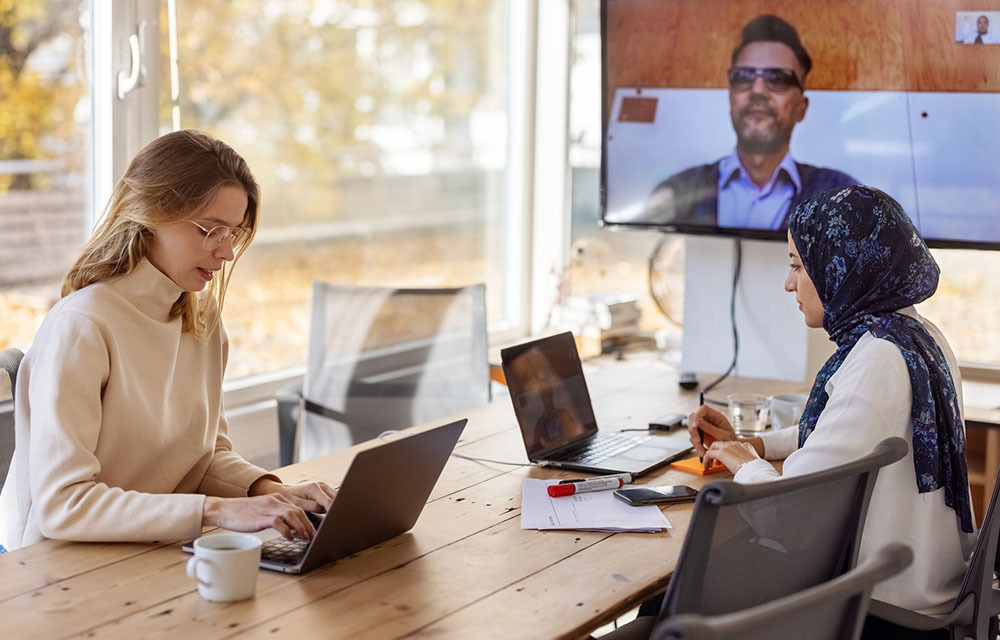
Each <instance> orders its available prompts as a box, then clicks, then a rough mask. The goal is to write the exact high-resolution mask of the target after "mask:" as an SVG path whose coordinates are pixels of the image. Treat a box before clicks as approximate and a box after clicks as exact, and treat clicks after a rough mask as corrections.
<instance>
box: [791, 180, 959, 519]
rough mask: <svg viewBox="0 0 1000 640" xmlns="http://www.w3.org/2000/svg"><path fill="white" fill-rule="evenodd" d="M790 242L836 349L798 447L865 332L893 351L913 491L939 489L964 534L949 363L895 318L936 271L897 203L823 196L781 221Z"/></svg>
mask: <svg viewBox="0 0 1000 640" xmlns="http://www.w3.org/2000/svg"><path fill="white" fill-rule="evenodd" d="M788 230H789V232H790V233H791V236H792V241H793V242H795V247H796V249H798V252H799V255H800V256H801V258H802V264H803V266H804V267H805V270H806V273H807V274H808V275H809V277H810V278H811V279H812V282H813V285H814V286H815V287H816V293H818V294H819V299H820V301H821V302H822V303H823V328H824V329H826V331H827V333H829V334H830V339H831V340H833V341H834V342H835V343H836V344H837V350H836V351H835V352H834V354H833V355H832V356H830V359H829V360H827V361H826V364H824V365H823V368H822V369H820V372H819V374H817V376H816V382H815V383H813V387H812V391H811V393H810V394H809V401H808V402H807V403H806V407H805V410H804V411H803V414H802V419H801V421H800V422H799V446H800V447H801V446H802V445H804V444H805V441H806V439H808V438H809V435H810V434H811V433H812V432H813V429H815V428H816V421H817V420H818V419H819V416H820V414H821V413H822V412H823V409H824V408H825V407H826V403H827V401H828V400H829V396H828V395H827V393H826V390H825V387H826V382H827V380H829V379H830V376H832V375H833V374H834V372H836V371H837V369H838V368H840V365H841V364H842V363H843V362H844V359H845V358H846V357H847V354H848V353H850V351H851V349H853V348H854V345H855V344H856V343H857V341H858V339H859V338H861V336H863V335H864V334H865V333H869V332H870V333H871V334H872V335H874V336H875V337H876V338H884V339H885V340H888V341H889V342H891V343H893V344H894V345H896V346H897V347H899V350H900V353H902V355H903V360H904V361H905V362H906V368H907V370H908V372H909V374H910V385H911V387H912V390H913V402H912V405H911V409H910V419H911V421H912V423H913V443H912V448H913V465H914V471H915V475H916V483H917V490H918V491H919V492H920V493H927V492H929V491H934V490H936V489H939V488H941V487H944V490H945V494H944V496H945V504H947V505H948V506H949V507H951V508H952V509H954V510H955V512H956V513H957V514H958V518H959V521H960V524H961V527H962V531H966V532H971V531H972V508H971V507H970V505H969V481H968V471H967V469H966V463H965V430H964V428H963V425H962V418H961V414H960V412H959V407H958V395H957V393H956V391H955V383H954V380H953V379H952V377H951V372H950V369H949V368H948V362H947V360H946V359H945V357H944V353H942V351H941V348H940V347H939V346H938V345H937V343H936V342H935V341H934V338H932V337H931V335H930V334H929V333H928V332H927V329H925V328H924V326H923V325H922V324H921V323H920V322H919V321H918V320H916V319H915V318H912V317H910V316H907V315H904V314H901V313H897V311H898V310H899V309H903V308H905V307H908V306H910V305H913V304H916V303H918V302H921V301H923V300H926V299H927V298H929V297H930V296H931V295H932V294H933V293H934V291H935V290H936V289H937V284H938V275H939V273H940V270H939V269H938V266H937V263H936V262H935V261H934V258H933V257H931V254H930V252H929V251H928V250H927V245H926V244H924V241H923V240H922V239H921V238H920V235H919V234H918V233H917V230H916V229H915V228H914V227H913V223H912V222H910V219H909V218H908V217H907V215H906V213H904V212H903V209H902V207H900V205H899V203H898V202H896V201H895V200H893V199H892V198H891V197H889V196H888V195H886V194H885V193H883V192H881V191H879V190H878V189H873V188H871V187H864V186H851V187H844V188H840V189H833V190H830V191H824V192H823V193H820V194H818V195H816V196H813V197H812V198H810V199H809V200H806V201H805V202H803V203H802V204H800V205H799V206H798V207H797V208H796V209H795V211H794V212H793V213H792V215H791V216H790V217H789V220H788Z"/></svg>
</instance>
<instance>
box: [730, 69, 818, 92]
mask: <svg viewBox="0 0 1000 640" xmlns="http://www.w3.org/2000/svg"><path fill="white" fill-rule="evenodd" d="M758 77H761V78H764V84H765V85H766V86H767V88H768V89H770V90H771V91H788V90H789V89H791V88H793V87H796V88H798V89H799V90H802V89H803V86H802V83H801V82H799V78H798V76H796V75H795V72H794V71H792V70H791V69H782V68H781V67H766V68H764V69H758V68H757V67H733V68H732V69H730V70H729V87H730V88H731V89H735V90H736V91H746V90H747V89H749V88H750V87H751V86H752V85H753V83H754V81H755V80H756V79H757V78H758Z"/></svg>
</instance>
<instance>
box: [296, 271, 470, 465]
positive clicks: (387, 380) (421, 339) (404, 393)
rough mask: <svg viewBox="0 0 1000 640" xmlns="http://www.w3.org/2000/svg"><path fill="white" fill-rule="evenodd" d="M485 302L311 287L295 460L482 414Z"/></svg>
mask: <svg viewBox="0 0 1000 640" xmlns="http://www.w3.org/2000/svg"><path fill="white" fill-rule="evenodd" d="M485 295H486V293H485V287H484V286H483V285H482V284H475V285H470V286H467V287H461V288H453V289H396V288H389V287H355V286H339V285H332V284H329V283H325V282H314V283H313V302H312V317H311V320H310V335H309V355H308V362H307V370H306V375H305V380H304V383H303V397H304V399H305V408H306V410H307V413H306V417H305V420H304V421H303V429H302V433H301V434H300V438H299V454H300V459H307V458H310V457H313V456H315V455H319V454H321V453H326V452H328V451H332V450H335V449H339V448H342V447H345V446H349V445H351V444H353V443H355V442H361V441H363V440H368V439H371V438H374V437H375V436H377V435H378V434H379V433H381V432H383V431H386V430H388V429H404V428H406V427H410V426H413V425H417V424H422V423H425V422H429V421H432V420H438V419H441V418H444V417H448V416H453V415H455V414H457V413H459V412H462V411H466V410H468V409H471V408H475V407H480V406H483V405H485V404H486V403H487V402H488V401H489V364H488V362H487V355H486V349H487V343H486V301H485Z"/></svg>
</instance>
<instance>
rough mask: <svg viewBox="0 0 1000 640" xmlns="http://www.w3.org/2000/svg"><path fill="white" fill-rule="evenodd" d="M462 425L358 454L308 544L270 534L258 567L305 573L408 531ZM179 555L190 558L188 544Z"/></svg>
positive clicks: (317, 519)
mask: <svg viewBox="0 0 1000 640" xmlns="http://www.w3.org/2000/svg"><path fill="white" fill-rule="evenodd" d="M466 422H468V421H467V420H459V421H457V422H452V423H450V424H446V425H444V426H441V427H437V428H434V429H431V430H429V431H424V432H422V433H415V434H413V435H410V436H407V437H405V438H400V439H399V440H393V441H390V442H386V443H385V444H380V445H378V446H377V447H374V448H371V449H365V450H364V451H360V452H359V453H358V454H357V455H356V456H354V460H353V461H352V462H351V466H350V468H349V469H348V470H347V475H346V476H344V481H343V483H341V485H340V489H339V490H338V491H337V496H336V497H335V498H334V500H333V505H332V506H331V507H330V510H329V512H328V513H327V514H326V515H323V516H318V515H316V514H309V516H310V519H311V520H312V521H313V524H315V525H316V535H315V536H314V537H313V539H312V541H311V542H309V541H305V540H285V539H284V538H282V537H281V534H279V533H278V532H277V531H275V530H274V529H269V530H267V531H262V532H261V533H260V534H258V535H259V536H260V537H261V538H263V539H264V546H263V547H262V549H261V559H260V566H261V567H263V568H265V569H271V570H273V571H282V572H284V573H305V572H307V571H309V570H311V569H314V568H316V567H319V566H322V565H325V564H327V563H329V562H333V561H334V560H337V559H338V558H343V557H344V556H347V555H350V554H352V553H356V552H358V551H361V550H362V549H367V548H368V547H371V546H373V545H376V544H378V543H379V542H383V541H385V540H388V539H389V538H393V537H395V536H398V535H399V534H401V533H404V532H405V531H409V530H410V529H411V528H412V527H413V525H414V524H416V522H417V518H418V517H419V516H420V512H421V511H422V510H423V508H424V505H425V504H426V503H427V498H428V496H430V494H431V490H432V489H433V488H434V485H435V484H436V483H437V480H438V477H439V476H440V475H441V470H442V469H443V468H444V465H445V463H446V462H447V461H448V456H450V455H451V452H452V450H453V449H454V448H455V444H456V443H457V442H458V438H459V436H461V435H462V430H463V429H464V428H465V424H466ZM183 549H184V550H185V551H187V552H189V553H191V552H193V550H194V549H193V547H192V546H191V544H186V545H184V546H183Z"/></svg>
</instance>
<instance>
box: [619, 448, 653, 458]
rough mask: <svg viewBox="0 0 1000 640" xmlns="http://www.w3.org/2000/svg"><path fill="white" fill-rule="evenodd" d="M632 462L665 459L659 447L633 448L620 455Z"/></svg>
mask: <svg viewBox="0 0 1000 640" xmlns="http://www.w3.org/2000/svg"><path fill="white" fill-rule="evenodd" d="M619 455H620V456H621V457H622V458H628V459H630V460H658V459H660V458H662V457H663V449H660V448H659V447H633V448H632V449H629V450H627V451H622V452H621V453H620V454H619Z"/></svg>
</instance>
